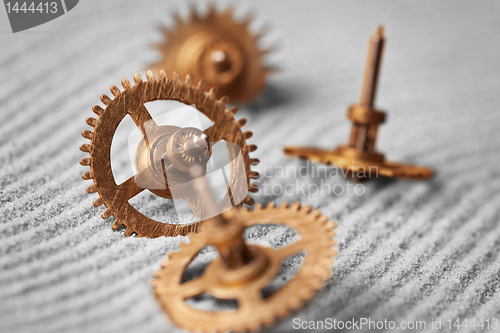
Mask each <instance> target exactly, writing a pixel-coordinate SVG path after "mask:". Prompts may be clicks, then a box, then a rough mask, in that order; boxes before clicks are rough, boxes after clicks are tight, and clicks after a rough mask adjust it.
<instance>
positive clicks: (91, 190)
mask: <svg viewBox="0 0 500 333" xmlns="http://www.w3.org/2000/svg"><path fill="white" fill-rule="evenodd" d="M95 192H97V186H95V184H93V185H90V186H89V188H87V193H88V194H91V193H95Z"/></svg>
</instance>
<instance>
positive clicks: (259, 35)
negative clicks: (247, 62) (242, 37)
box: [253, 28, 269, 52]
mask: <svg viewBox="0 0 500 333" xmlns="http://www.w3.org/2000/svg"><path fill="white" fill-rule="evenodd" d="M268 32H269V31H268V29H267V28H261V29H260V30H259V31H257V32H256V33H255V34H254V35H253V38H254V39H255V40H259V39H261V38H262V37H264V36H265V35H267V33H268ZM261 52H262V50H261Z"/></svg>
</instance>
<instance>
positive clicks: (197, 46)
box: [152, 4, 274, 102]
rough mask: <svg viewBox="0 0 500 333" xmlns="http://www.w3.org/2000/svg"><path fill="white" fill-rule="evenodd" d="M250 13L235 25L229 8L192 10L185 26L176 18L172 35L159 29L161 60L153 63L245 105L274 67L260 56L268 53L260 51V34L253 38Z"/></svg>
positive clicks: (154, 66)
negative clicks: (250, 27) (214, 88)
mask: <svg viewBox="0 0 500 333" xmlns="http://www.w3.org/2000/svg"><path fill="white" fill-rule="evenodd" d="M251 19H252V15H247V17H246V18H245V19H244V20H243V21H241V22H239V21H236V20H235V19H234V13H233V8H232V7H231V6H229V7H227V9H226V10H225V11H223V12H218V11H217V10H216V8H215V5H213V4H209V7H208V10H207V12H206V13H205V14H204V15H200V14H199V13H198V10H197V8H195V7H191V9H190V15H189V19H188V20H187V22H185V21H184V19H183V18H181V17H180V16H179V15H178V14H177V15H175V31H174V30H172V29H169V28H167V27H163V28H162V34H163V36H164V38H165V42H164V43H159V44H157V45H156V47H157V49H158V50H159V52H160V53H161V54H162V56H163V58H162V59H161V60H160V61H158V62H156V63H154V64H152V68H153V69H154V70H159V69H160V68H164V69H165V70H166V71H167V72H168V71H177V72H179V73H180V75H181V76H184V75H188V74H192V75H193V77H194V80H195V83H197V82H198V80H205V82H206V86H205V87H206V89H210V88H212V87H217V89H218V94H217V98H220V97H222V96H228V97H229V98H230V100H231V102H248V101H250V100H252V99H254V98H255V97H256V96H257V95H258V94H259V93H260V92H261V91H262V89H263V88H264V86H265V83H266V76H267V75H269V74H271V73H273V72H274V69H273V68H269V67H265V66H264V64H263V61H262V58H263V56H264V55H265V54H266V53H269V52H270V51H271V50H270V49H264V50H261V49H259V46H258V39H259V38H260V37H262V36H263V33H258V34H255V35H254V34H252V33H251V32H250V30H249V25H250V22H251Z"/></svg>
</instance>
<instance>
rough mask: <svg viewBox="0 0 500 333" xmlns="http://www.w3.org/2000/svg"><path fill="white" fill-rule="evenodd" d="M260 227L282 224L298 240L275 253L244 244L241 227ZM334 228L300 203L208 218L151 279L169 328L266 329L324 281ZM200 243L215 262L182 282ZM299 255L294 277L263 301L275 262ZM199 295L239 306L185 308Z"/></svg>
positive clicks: (241, 330) (307, 297)
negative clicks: (170, 323) (229, 308)
mask: <svg viewBox="0 0 500 333" xmlns="http://www.w3.org/2000/svg"><path fill="white" fill-rule="evenodd" d="M259 224H282V225H285V226H289V227H291V228H293V229H295V231H296V232H297V233H298V234H299V235H300V237H301V239H300V240H298V241H296V242H294V243H291V244H289V245H286V246H284V247H282V248H279V249H273V248H269V247H265V246H260V245H256V244H246V243H245V242H244V239H243V236H242V234H243V231H244V229H245V227H249V226H254V225H259ZM335 226H336V223H335V222H333V221H330V222H329V221H328V217H327V216H326V215H321V213H320V212H319V211H318V210H315V211H313V212H311V207H310V206H306V207H303V208H301V205H300V203H294V204H293V205H291V206H288V204H287V203H285V204H283V205H281V206H280V207H277V208H275V207H274V204H273V203H270V204H268V205H267V207H265V208H262V207H261V205H260V204H257V205H256V206H255V209H254V210H253V211H248V209H247V208H246V207H244V208H242V209H241V210H239V211H234V210H231V211H228V212H225V213H224V214H223V215H222V216H221V219H219V220H218V221H210V222H208V221H207V223H206V224H204V226H203V229H202V230H201V232H200V233H199V234H196V235H190V243H189V244H187V243H181V250H180V251H179V252H177V253H169V254H168V260H167V261H165V262H162V263H161V265H162V267H163V268H162V269H160V270H158V271H157V272H156V273H155V276H156V277H157V278H156V279H155V280H153V281H152V284H153V285H154V286H155V293H156V297H157V298H158V300H159V301H160V303H161V306H162V307H163V309H164V311H165V312H166V313H167V314H168V315H169V317H170V318H171V320H172V321H173V322H174V323H175V324H177V325H178V326H180V327H182V328H184V329H187V330H190V331H193V332H225V331H233V332H243V331H255V330H257V329H259V328H260V327H261V326H262V325H266V326H270V325H272V324H273V323H274V321H275V320H276V318H277V317H281V318H283V317H285V316H287V315H288V313H289V311H290V310H296V309H298V308H300V307H301V306H302V304H303V302H304V301H306V300H307V299H309V298H311V297H312V295H313V293H314V292H315V291H317V290H318V289H320V288H321V286H322V285H323V282H324V281H325V279H327V278H328V277H330V275H331V267H332V266H333V260H332V257H333V256H335V255H336V251H335V250H334V249H332V247H333V246H334V245H335V244H336V243H335V240H333V239H332V237H333V236H335V231H334V230H333V229H334V228H335ZM207 245H214V246H215V247H216V249H217V250H218V252H219V257H217V258H216V259H214V260H213V261H212V262H211V263H209V264H208V266H207V267H206V269H205V272H204V274H203V275H202V276H201V277H199V278H195V279H192V280H190V281H187V282H182V277H183V275H184V272H185V270H186V268H187V266H188V265H189V263H190V262H191V261H192V260H193V259H194V258H195V256H196V255H197V254H198V252H199V251H200V250H201V249H202V248H204V247H205V246H207ZM302 251H305V257H304V260H303V262H302V265H301V267H300V269H299V271H298V272H297V274H296V275H295V276H294V277H293V278H292V279H291V280H290V281H289V282H288V283H286V284H285V285H284V286H283V287H281V288H280V289H278V290H277V291H275V292H274V293H273V294H271V295H270V296H268V297H263V296H262V289H263V288H264V287H265V286H267V285H268V284H269V282H271V281H272V280H273V278H274V276H275V275H276V273H277V272H278V269H279V267H280V264H281V262H282V260H284V259H285V258H287V257H289V256H291V255H294V254H296V253H300V252H302ZM204 293H209V294H210V295H212V296H214V297H216V298H219V299H236V300H237V302H238V309H236V310H234V311H224V312H214V311H202V310H198V309H195V308H193V307H191V306H190V305H189V304H187V303H186V301H187V300H188V299H191V298H193V297H195V296H198V295H201V294H204Z"/></svg>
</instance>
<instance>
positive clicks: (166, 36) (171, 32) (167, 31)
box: [160, 26, 175, 45]
mask: <svg viewBox="0 0 500 333" xmlns="http://www.w3.org/2000/svg"><path fill="white" fill-rule="evenodd" d="M160 31H161V34H162V35H163V38H164V39H165V40H167V41H168V40H170V39H171V38H172V36H174V35H175V31H174V30H172V29H171V28H169V27H167V26H162V27H161V28H160ZM163 45H165V44H163Z"/></svg>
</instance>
